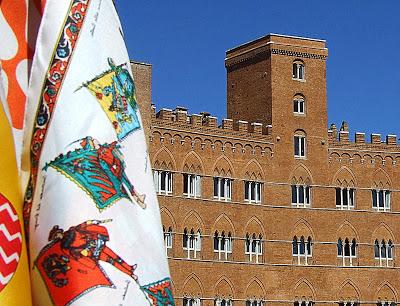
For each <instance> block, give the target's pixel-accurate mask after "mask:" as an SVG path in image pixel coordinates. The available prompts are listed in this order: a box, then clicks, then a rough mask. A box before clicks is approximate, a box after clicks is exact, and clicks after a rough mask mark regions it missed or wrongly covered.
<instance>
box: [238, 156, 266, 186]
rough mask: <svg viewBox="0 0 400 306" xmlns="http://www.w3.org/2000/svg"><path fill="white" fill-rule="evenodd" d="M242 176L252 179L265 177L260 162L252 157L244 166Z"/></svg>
mask: <svg viewBox="0 0 400 306" xmlns="http://www.w3.org/2000/svg"><path fill="white" fill-rule="evenodd" d="M243 177H245V178H246V179H249V180H253V181H262V180H264V178H265V176H264V171H263V170H262V167H261V165H260V163H259V162H258V161H257V160H255V159H254V158H253V159H251V160H250V161H249V162H248V163H247V164H246V166H244V175H243Z"/></svg>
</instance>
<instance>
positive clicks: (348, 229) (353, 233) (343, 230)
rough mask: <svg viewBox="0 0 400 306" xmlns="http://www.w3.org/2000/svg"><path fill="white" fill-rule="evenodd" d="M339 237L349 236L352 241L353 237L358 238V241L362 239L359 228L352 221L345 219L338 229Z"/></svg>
mask: <svg viewBox="0 0 400 306" xmlns="http://www.w3.org/2000/svg"><path fill="white" fill-rule="evenodd" d="M337 238H338V239H339V238H342V240H343V241H344V239H346V238H349V240H350V241H351V240H352V239H353V238H355V239H356V242H359V241H360V237H359V236H358V233H357V230H356V229H355V227H354V226H353V225H351V223H350V222H349V221H347V220H345V221H344V222H343V223H342V224H341V225H340V226H339V228H338V230H337Z"/></svg>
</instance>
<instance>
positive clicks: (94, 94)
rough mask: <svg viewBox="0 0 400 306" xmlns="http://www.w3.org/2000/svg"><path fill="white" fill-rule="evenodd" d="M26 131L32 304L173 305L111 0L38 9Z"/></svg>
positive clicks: (55, 0)
mask: <svg viewBox="0 0 400 306" xmlns="http://www.w3.org/2000/svg"><path fill="white" fill-rule="evenodd" d="M25 126H26V132H25V138H24V141H25V144H30V145H28V146H26V150H25V151H24V154H23V161H22V162H23V165H22V168H23V169H29V170H30V171H25V172H24V182H25V184H26V185H27V192H26V199H25V210H24V216H25V220H27V226H28V228H29V251H30V263H31V279H32V287H33V288H32V291H33V301H34V305H41V306H42V305H174V301H173V297H172V292H171V291H172V289H171V281H170V279H169V270H168V265H167V260H166V258H165V252H164V244H163V237H162V226H161V219H160V213H159V207H158V202H157V196H156V194H155V190H154V185H153V181H152V175H151V165H150V161H149V158H148V153H147V148H146V141H145V136H144V132H143V127H142V122H141V117H140V113H139V109H138V105H137V101H136V97H135V88H134V83H133V79H132V76H131V71H130V65H129V58H128V54H127V51H126V47H125V44H124V41H123V37H122V31H121V26H120V22H119V19H118V16H117V14H116V11H115V7H114V4H113V2H112V0H69V1H59V0H48V1H47V2H46V7H45V10H44V14H43V18H42V24H41V26H40V29H39V33H38V40H37V43H36V50H35V56H34V59H33V65H32V72H31V78H30V86H29V90H28V105H27V117H26V121H25Z"/></svg>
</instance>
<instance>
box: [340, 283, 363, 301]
mask: <svg viewBox="0 0 400 306" xmlns="http://www.w3.org/2000/svg"><path fill="white" fill-rule="evenodd" d="M337 299H338V300H339V301H360V299H361V294H360V290H359V289H358V287H357V286H356V285H355V284H354V283H353V282H352V281H351V280H346V281H344V282H343V283H342V285H341V286H340V289H339V291H338V295H337Z"/></svg>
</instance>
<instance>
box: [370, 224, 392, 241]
mask: <svg viewBox="0 0 400 306" xmlns="http://www.w3.org/2000/svg"><path fill="white" fill-rule="evenodd" d="M394 237H395V236H394V234H393V232H392V230H391V229H390V228H389V226H388V225H387V224H386V223H385V222H381V223H380V224H379V225H378V226H377V227H376V229H375V230H374V232H373V233H372V237H371V239H372V243H374V242H375V239H378V240H381V239H385V241H386V242H387V241H389V239H390V240H391V241H392V243H394Z"/></svg>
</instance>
